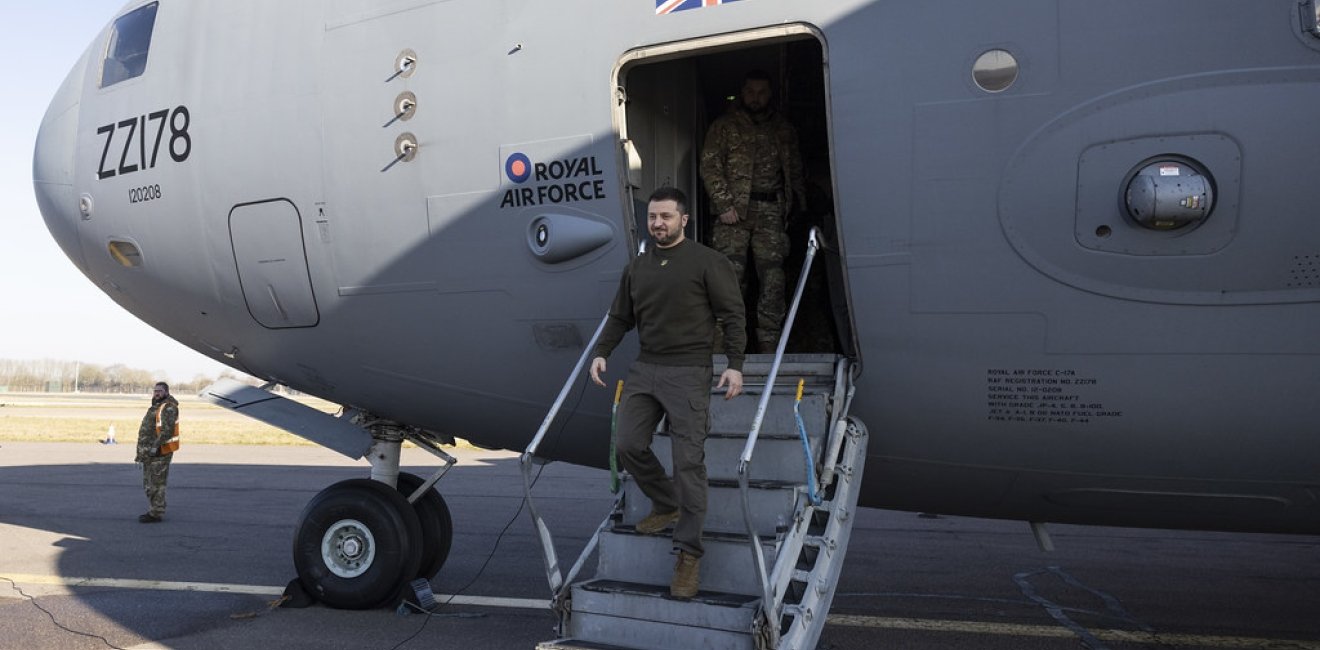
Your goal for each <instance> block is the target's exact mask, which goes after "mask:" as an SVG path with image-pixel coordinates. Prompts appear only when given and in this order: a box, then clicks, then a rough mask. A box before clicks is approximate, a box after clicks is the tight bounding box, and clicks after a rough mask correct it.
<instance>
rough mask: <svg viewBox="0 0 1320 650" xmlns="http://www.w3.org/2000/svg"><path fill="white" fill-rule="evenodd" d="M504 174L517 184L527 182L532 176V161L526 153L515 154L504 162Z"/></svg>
mask: <svg viewBox="0 0 1320 650" xmlns="http://www.w3.org/2000/svg"><path fill="white" fill-rule="evenodd" d="M504 174H505V175H506V176H508V177H509V180H511V181H513V182H515V183H521V182H523V181H526V180H527V179H528V178H529V177H530V176H531V175H532V160H531V158H528V157H527V154H524V153H521V152H520V153H515V154H512V155H510V156H509V158H508V160H505V161H504Z"/></svg>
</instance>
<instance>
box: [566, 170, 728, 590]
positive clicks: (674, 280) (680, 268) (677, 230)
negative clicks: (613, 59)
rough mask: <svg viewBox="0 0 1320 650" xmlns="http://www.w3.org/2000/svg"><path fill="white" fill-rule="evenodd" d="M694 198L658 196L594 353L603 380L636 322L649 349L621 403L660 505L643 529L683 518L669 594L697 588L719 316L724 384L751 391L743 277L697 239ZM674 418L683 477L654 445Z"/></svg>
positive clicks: (624, 436) (627, 449) (635, 463)
mask: <svg viewBox="0 0 1320 650" xmlns="http://www.w3.org/2000/svg"><path fill="white" fill-rule="evenodd" d="M687 222H688V211H687V197H686V196H685V195H684V194H683V192H682V191H680V190H677V189H674V188H669V187H665V188H660V189H658V190H656V191H655V192H654V193H653V194H651V198H650V201H649V203H648V205H647V208H646V224H647V229H648V230H649V231H650V233H651V238H652V240H653V243H654V246H653V247H651V248H650V249H649V250H647V251H646V252H645V253H643V254H641V255H639V256H637V257H636V258H635V259H633V261H632V262H630V263H629V264H628V266H627V268H625V269H624V271H623V278H622V279H621V280H620V281H619V292H618V293H617V294H616V295H615V297H614V304H613V306H611V307H610V314H609V318H608V320H607V321H606V324H605V328H604V330H603V331H602V332H601V335H600V340H599V342H598V343H597V344H596V348H595V349H594V350H593V352H592V356H593V357H594V358H593V359H592V362H591V379H592V381H594V382H596V383H597V384H599V385H601V386H604V385H605V382H604V381H603V380H602V379H601V374H602V373H604V372H605V370H606V367H605V358H606V357H608V356H610V353H611V352H613V351H614V348H615V347H616V346H618V344H619V341H620V340H622V339H623V335H624V334H625V333H626V332H627V331H628V330H630V329H633V328H634V327H636V328H637V338H638V342H639V343H640V344H641V354H639V355H638V357H637V361H636V362H634V363H633V365H632V366H631V367H630V368H629V369H628V378H627V380H625V381H624V384H623V396H622V398H621V401H620V404H619V420H618V455H619V460H620V462H622V463H623V467H624V468H625V469H627V470H628V473H629V474H631V475H632V477H633V479H634V480H636V481H637V486H638V487H639V488H641V490H642V492H643V493H644V494H646V496H647V497H648V498H650V499H651V513H650V514H649V515H647V516H646V518H644V519H642V520H641V521H640V522H638V524H637V532H639V533H644V534H653V533H658V532H660V531H661V530H664V529H665V528H666V527H668V526H669V525H670V524H674V535H673V539H674V549H675V550H676V551H677V552H678V562H677V563H676V564H675V567H674V577H673V580H672V582H671V583H670V585H669V592H670V594H671V595H672V596H674V597H676V598H691V597H693V596H695V595H696V594H697V587H698V582H699V580H698V576H699V573H700V559H701V555H702V553H703V549H702V546H701V529H702V526H703V525H704V524H705V520H706V450H705V444H706V434H707V432H708V431H709V430H710V418H709V410H710V394H711V390H710V377H711V374H712V372H711V369H712V362H711V355H712V354H713V353H714V346H715V343H714V341H715V326H716V322H717V319H718V321H719V322H720V323H721V324H722V325H723V327H724V348H725V349H724V350H723V352H724V353H725V354H726V355H727V356H728V358H729V367H728V369H727V370H725V371H724V373H723V374H721V375H720V381H719V383H718V384H717V385H716V388H717V389H719V388H723V389H725V392H724V398H725V399H733V398H734V397H736V396H738V395H739V394H740V393H742V366H743V357H744V355H743V350H744V349H745V348H746V346H747V333H746V330H745V323H744V320H745V318H746V317H745V315H744V312H743V302H742V292H741V290H740V288H739V286H738V276H737V274H736V273H735V272H734V270H733V264H732V263H731V262H730V261H729V259H728V258H727V257H725V256H723V255H721V254H719V253H718V252H716V251H714V250H712V249H710V248H707V247H705V246H702V245H701V244H698V243H697V242H695V241H690V240H688V239H687V238H686V237H685V236H684V234H683V228H684V226H686V225H687ZM662 416H665V417H667V418H668V422H669V433H670V440H671V441H672V444H673V450H674V478H673V480H670V478H669V477H668V476H667V475H666V474H665V468H664V466H662V465H661V464H660V461H659V460H658V459H657V458H656V457H655V454H654V453H652V452H651V436H652V434H653V433H654V432H655V428H656V425H658V424H659V423H660V418H661V417H662Z"/></svg>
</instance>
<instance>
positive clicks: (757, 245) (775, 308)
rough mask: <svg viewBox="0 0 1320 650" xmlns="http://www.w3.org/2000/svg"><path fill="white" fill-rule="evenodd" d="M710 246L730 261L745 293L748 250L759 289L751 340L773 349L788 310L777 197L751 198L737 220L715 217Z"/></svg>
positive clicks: (781, 217)
mask: <svg viewBox="0 0 1320 650" xmlns="http://www.w3.org/2000/svg"><path fill="white" fill-rule="evenodd" d="M711 247H712V248H714V249H715V250H717V251H719V252H721V253H723V254H724V255H725V256H726V257H728V258H729V261H731V262H733V269H734V270H735V271H737V272H738V284H739V285H741V286H742V288H743V294H744V295H746V293H747V258H748V253H749V252H750V253H751V259H752V263H753V265H754V266H755V267H756V279H757V284H759V285H760V289H761V290H760V294H759V295H758V296H757V298H756V302H755V309H756V339H755V340H756V343H757V344H758V345H759V346H760V347H761V349H762V351H769V352H773V351H774V346H775V345H776V344H778V342H779V333H780V332H781V331H782V329H783V327H784V315H785V313H786V312H787V311H788V301H787V299H786V298H785V287H784V284H785V278H784V258H785V257H788V251H789V241H788V235H787V234H786V233H785V232H784V210H783V205H782V204H781V203H779V202H778V201H752V202H751V204H750V205H749V207H748V214H747V215H746V218H745V219H743V220H741V221H739V222H738V223H736V224H733V225H726V224H724V223H721V222H719V221H718V220H717V221H716V222H715V225H714V229H713V231H712V232H711ZM749 311H750V309H749ZM767 348H768V349H767Z"/></svg>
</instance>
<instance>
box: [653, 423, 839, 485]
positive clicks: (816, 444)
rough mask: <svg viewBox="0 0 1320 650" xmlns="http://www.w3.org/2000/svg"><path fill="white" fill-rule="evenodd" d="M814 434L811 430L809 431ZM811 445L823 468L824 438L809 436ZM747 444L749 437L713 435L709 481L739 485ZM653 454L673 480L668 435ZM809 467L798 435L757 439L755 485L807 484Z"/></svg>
mask: <svg viewBox="0 0 1320 650" xmlns="http://www.w3.org/2000/svg"><path fill="white" fill-rule="evenodd" d="M808 431H810V429H808ZM807 440H808V441H809V442H810V443H811V458H812V459H813V460H814V461H815V462H816V464H817V467H819V465H820V461H821V458H820V455H821V448H822V446H823V444H824V443H823V442H822V441H823V440H824V438H823V437H821V436H808V438H807ZM746 444H747V435H746V434H742V435H737V436H734V435H728V434H723V435H710V436H707V438H706V446H705V448H706V478H707V479H710V480H717V481H719V480H723V481H737V480H738V463H739V461H740V458H741V456H742V451H743V446H744V445H746ZM651 451H653V452H655V455H656V457H657V458H659V459H660V464H662V465H664V466H665V471H666V472H668V473H669V475H670V476H673V475H674V451H673V441H672V440H671V439H670V438H669V436H666V435H657V436H656V437H655V438H654V439H653V440H652V442H651ZM806 477H807V465H806V460H805V456H804V454H803V453H802V440H801V439H800V438H798V437H797V436H796V435H793V436H784V435H774V436H766V435H762V436H760V437H759V438H758V439H757V442H756V449H755V450H754V451H753V453H752V464H751V475H750V476H749V478H750V479H751V480H753V481H782V482H789V483H804V484H805V483H806V480H807V478H806Z"/></svg>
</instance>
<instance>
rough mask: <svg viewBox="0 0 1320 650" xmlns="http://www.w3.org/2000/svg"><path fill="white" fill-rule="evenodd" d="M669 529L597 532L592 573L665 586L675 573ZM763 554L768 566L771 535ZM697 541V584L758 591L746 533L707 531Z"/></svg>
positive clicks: (771, 561) (772, 546) (772, 548)
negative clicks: (700, 548)
mask: <svg viewBox="0 0 1320 650" xmlns="http://www.w3.org/2000/svg"><path fill="white" fill-rule="evenodd" d="M669 535H670V534H669V532H668V531H666V532H663V533H660V534H657V535H643V534H641V533H638V532H637V531H636V530H635V529H634V528H632V527H631V526H619V527H617V528H615V529H613V530H607V531H604V532H603V533H601V538H600V550H599V558H600V559H599V561H598V563H597V567H596V578H598V579H603V580H618V581H627V582H636V583H641V584H648V585H654V586H657V587H668V586H669V581H670V578H672V577H673V575H674V562H675V561H676V560H677V557H676V556H675V555H674V554H673V553H672V548H673V541H672V540H671V539H670V536H669ZM760 541H761V554H762V557H764V558H765V562H766V566H773V565H774V562H775V540H774V539H773V538H769V537H766V538H762V539H761V540H760ZM701 545H702V546H703V547H704V548H705V551H706V554H705V555H703V556H702V557H701V588H702V589H708V590H711V591H720V592H725V593H731V594H742V595H745V596H756V595H759V594H760V593H761V580H760V578H759V577H757V573H756V562H755V561H754V559H753V557H752V549H751V544H750V543H749V542H748V538H747V536H746V535H725V534H719V533H707V534H704V535H702V538H701Z"/></svg>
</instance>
